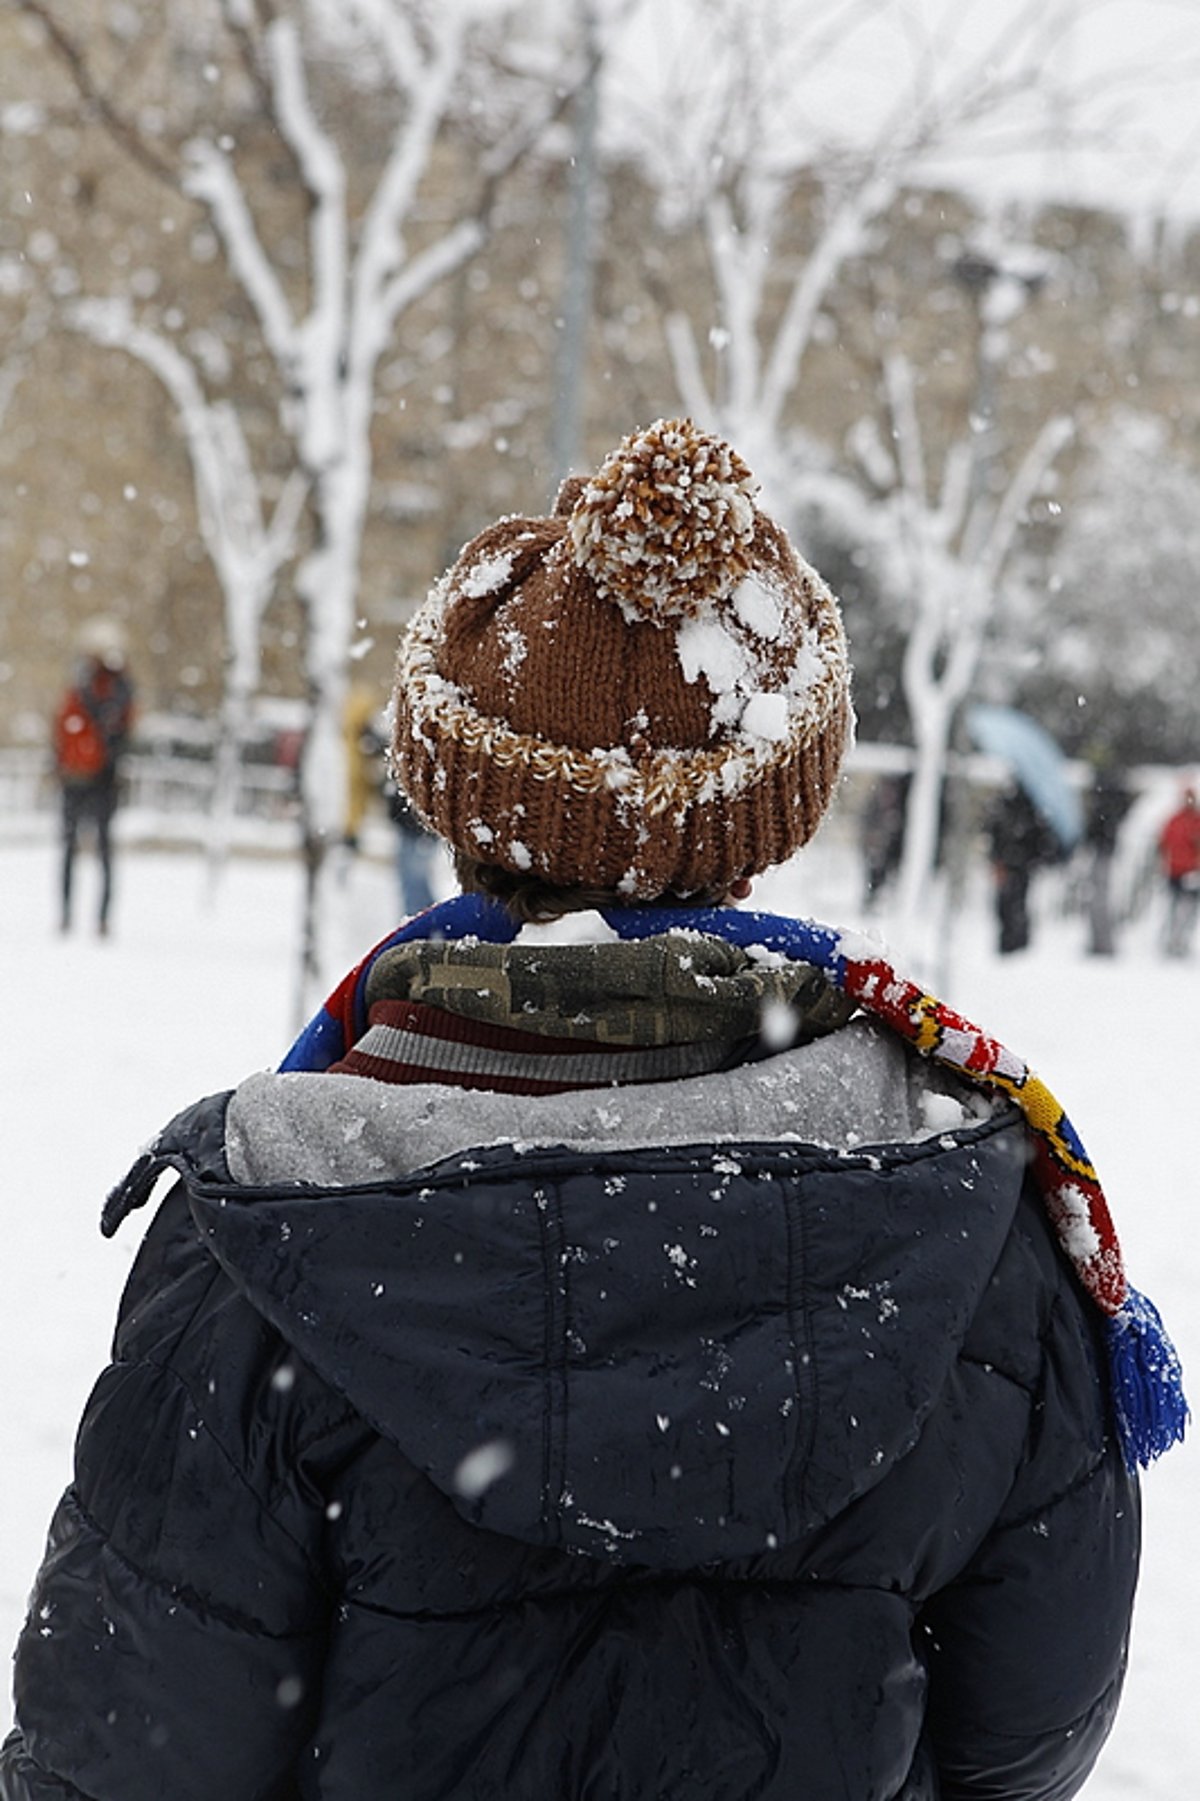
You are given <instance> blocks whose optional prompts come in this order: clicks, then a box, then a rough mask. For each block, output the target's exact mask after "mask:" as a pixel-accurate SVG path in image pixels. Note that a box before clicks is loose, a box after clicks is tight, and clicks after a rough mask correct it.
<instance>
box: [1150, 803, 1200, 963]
mask: <svg viewBox="0 0 1200 1801" xmlns="http://www.w3.org/2000/svg"><path fill="white" fill-rule="evenodd" d="M1158 855H1159V861H1160V863H1161V866H1162V872H1163V875H1164V877H1165V878H1166V884H1167V918H1166V927H1165V932H1164V937H1163V948H1164V950H1165V951H1166V954H1167V956H1168V957H1186V956H1187V955H1188V952H1189V951H1190V950H1191V948H1192V938H1193V936H1194V934H1195V930H1196V912H1197V908H1200V806H1197V803H1196V790H1195V789H1194V788H1185V789H1184V791H1183V797H1182V799H1181V801H1180V803H1179V805H1178V807H1176V809H1175V811H1174V812H1173V813H1172V814H1171V816H1170V818H1169V819H1168V820H1167V821H1166V823H1165V824H1164V826H1163V828H1162V830H1161V832H1160V833H1159V835H1158Z"/></svg>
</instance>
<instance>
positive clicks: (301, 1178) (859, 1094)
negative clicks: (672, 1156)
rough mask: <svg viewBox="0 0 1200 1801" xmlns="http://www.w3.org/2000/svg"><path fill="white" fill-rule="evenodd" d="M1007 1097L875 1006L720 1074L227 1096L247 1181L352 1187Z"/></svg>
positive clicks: (809, 1134) (852, 1127)
mask: <svg viewBox="0 0 1200 1801" xmlns="http://www.w3.org/2000/svg"><path fill="white" fill-rule="evenodd" d="M996 1105H997V1103H995V1102H993V1101H991V1100H990V1099H989V1098H988V1097H987V1096H986V1095H984V1094H981V1093H980V1092H979V1091H978V1090H976V1089H973V1088H971V1087H970V1086H969V1085H968V1084H966V1083H965V1082H962V1081H961V1080H960V1079H958V1078H956V1077H954V1076H953V1075H952V1074H950V1073H949V1072H948V1071H943V1070H941V1069H939V1068H937V1067H936V1066H935V1065H931V1064H928V1063H925V1062H924V1061H923V1060H921V1059H919V1058H917V1057H915V1056H914V1055H913V1053H912V1052H911V1051H909V1050H908V1049H907V1048H906V1047H905V1046H904V1045H903V1044H902V1043H901V1042H900V1041H899V1040H898V1039H896V1038H895V1037H894V1036H893V1035H892V1034H891V1033H889V1032H886V1031H885V1030H884V1029H883V1028H882V1027H880V1026H878V1025H876V1024H875V1023H874V1022H872V1021H869V1020H866V1019H855V1020H852V1021H851V1022H850V1024H849V1025H847V1026H845V1027H843V1028H842V1030H840V1031H838V1032H836V1033H833V1034H831V1035H830V1036H828V1037H824V1038H820V1039H817V1040H815V1041H814V1042H813V1043H811V1044H806V1045H802V1046H800V1047H799V1048H797V1049H796V1050H791V1051H785V1052H782V1053H781V1054H779V1055H777V1056H774V1057H770V1058H767V1059H765V1060H764V1061H761V1062H756V1063H747V1064H743V1065H741V1066H740V1067H738V1068H736V1069H732V1070H724V1071H721V1072H719V1073H717V1074H713V1075H702V1076H695V1077H691V1078H689V1079H687V1080H684V1081H675V1082H664V1083H647V1084H643V1085H638V1086H630V1087H606V1088H594V1089H586V1090H581V1091H576V1092H572V1093H567V1094H559V1095H512V1094H495V1093H489V1092H485V1091H479V1090H466V1089H457V1088H448V1087H445V1086H443V1085H438V1084H426V1083H420V1084H414V1085H412V1086H392V1085H390V1084H387V1083H383V1082H376V1081H372V1080H371V1079H369V1078H366V1077H362V1076H335V1075H327V1074H323V1075H317V1076H314V1075H311V1074H288V1075H277V1074H272V1073H267V1072H264V1073H262V1074H258V1075H254V1076H251V1077H249V1078H248V1079H247V1080H246V1081H245V1082H243V1083H242V1084H241V1085H240V1087H238V1088H237V1089H236V1090H235V1091H234V1093H233V1095H232V1097H231V1099H230V1102H229V1108H228V1113H227V1117H226V1154H227V1157H228V1162H229V1169H230V1173H231V1175H232V1177H233V1179H234V1181H235V1182H236V1183H238V1184H239V1185H246V1186H250V1187H269V1186H275V1185H278V1184H281V1183H289V1182H298V1183H305V1184H320V1185H321V1186H325V1187H339V1188H340V1187H354V1186H356V1185H361V1184H363V1183H372V1182H380V1181H386V1180H388V1179H389V1178H394V1177H397V1176H404V1175H408V1174H411V1173H412V1172H413V1171H414V1170H417V1169H422V1168H426V1167H428V1166H430V1165H433V1164H437V1163H440V1162H441V1161H442V1160H443V1159H445V1158H447V1157H452V1156H457V1155H461V1154H463V1153H464V1152H466V1151H469V1150H471V1149H475V1148H487V1147H490V1146H494V1145H502V1144H511V1145H515V1146H518V1147H521V1148H523V1149H524V1148H533V1147H542V1146H555V1145H562V1146H565V1147H567V1148H568V1149H571V1150H575V1151H578V1152H579V1153H581V1154H584V1155H587V1154H595V1153H601V1152H606V1151H620V1150H635V1149H642V1148H647V1147H652V1146H662V1147H666V1146H672V1145H689V1144H712V1143H721V1142H728V1141H734V1140H741V1141H743V1142H748V1141H760V1142H761V1141H765V1140H779V1141H781V1142H788V1143H800V1144H811V1145H815V1146H819V1147H821V1148H824V1149H832V1150H835V1151H839V1152H869V1151H870V1150H872V1149H875V1148H880V1149H881V1148H883V1147H886V1146H888V1145H903V1144H912V1143H918V1142H920V1141H921V1140H923V1139H926V1138H929V1137H933V1136H938V1135H941V1134H950V1133H954V1132H956V1131H959V1130H962V1129H963V1128H964V1127H968V1126H971V1125H974V1124H977V1123H978V1122H979V1121H981V1120H984V1119H987V1118H989V1117H990V1116H991V1115H992V1113H993V1112H994V1111H995V1109H996Z"/></svg>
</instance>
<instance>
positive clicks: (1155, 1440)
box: [1105, 1288, 1191, 1469]
mask: <svg viewBox="0 0 1200 1801" xmlns="http://www.w3.org/2000/svg"><path fill="white" fill-rule="evenodd" d="M1105 1336H1106V1338H1107V1340H1108V1358H1109V1368H1110V1370H1111V1373H1112V1392H1113V1408H1114V1411H1115V1413H1116V1419H1117V1436H1118V1438H1119V1439H1120V1443H1121V1451H1122V1454H1123V1456H1124V1458H1125V1464H1126V1467H1127V1468H1128V1469H1133V1468H1134V1466H1135V1464H1141V1466H1142V1468H1143V1469H1146V1468H1147V1467H1148V1466H1149V1465H1150V1464H1151V1463H1153V1461H1154V1459H1155V1458H1156V1457H1161V1456H1162V1454H1163V1452H1164V1451H1169V1450H1170V1449H1171V1446H1172V1445H1175V1444H1181V1443H1182V1442H1183V1435H1184V1432H1185V1430H1186V1428H1187V1425H1188V1421H1189V1419H1190V1417H1191V1416H1190V1413H1189V1411H1188V1404H1187V1401H1186V1399H1185V1397H1184V1392H1183V1367H1182V1365H1181V1363H1180V1361H1179V1354H1178V1352H1177V1351H1176V1349H1175V1346H1174V1345H1173V1344H1172V1343H1171V1340H1170V1338H1169V1336H1168V1334H1167V1330H1166V1327H1165V1326H1164V1325H1163V1323H1162V1320H1161V1319H1160V1318H1159V1314H1158V1309H1157V1308H1156V1307H1155V1305H1154V1303H1153V1301H1151V1300H1149V1299H1148V1298H1147V1297H1146V1296H1145V1295H1144V1294H1139V1293H1138V1291H1137V1289H1136V1288H1130V1289H1129V1290H1128V1292H1127V1294H1126V1297H1125V1301H1124V1303H1123V1304H1122V1306H1121V1310H1120V1312H1119V1313H1116V1314H1114V1315H1113V1316H1112V1317H1111V1318H1109V1319H1108V1320H1106V1322H1105Z"/></svg>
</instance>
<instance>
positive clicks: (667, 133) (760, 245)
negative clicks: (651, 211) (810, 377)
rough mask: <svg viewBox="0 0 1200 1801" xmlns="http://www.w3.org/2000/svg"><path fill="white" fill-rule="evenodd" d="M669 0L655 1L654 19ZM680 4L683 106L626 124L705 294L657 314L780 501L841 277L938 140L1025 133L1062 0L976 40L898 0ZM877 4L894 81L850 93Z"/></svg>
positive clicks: (696, 387)
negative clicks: (945, 30)
mask: <svg viewBox="0 0 1200 1801" xmlns="http://www.w3.org/2000/svg"><path fill="white" fill-rule="evenodd" d="M670 11H671V7H670V5H668V6H666V7H664V8H663V9H662V11H661V14H660V15H658V16H659V18H660V23H661V29H662V32H663V35H664V36H665V35H666V33H667V31H668V30H669V29H670V27H669V18H668V15H669V14H670ZM687 11H688V15H689V18H688V29H687V32H686V33H685V34H682V36H681V41H680V43H679V44H678V45H677V46H676V48H675V52H674V54H675V57H676V58H677V61H675V62H673V63H670V64H669V66H668V73H667V75H666V76H665V77H664V82H663V86H664V89H665V90H666V92H667V93H668V95H669V94H671V92H672V91H673V90H674V89H677V90H678V93H679V95H683V94H686V95H687V97H688V103H687V105H686V107H684V106H681V105H678V104H677V105H674V106H668V107H666V108H662V107H660V108H658V109H656V110H653V111H649V110H648V111H647V113H646V114H645V115H644V116H642V117H641V118H635V120H634V123H633V126H632V127H631V126H629V125H628V124H626V126H625V129H624V134H623V135H624V139H625V140H626V141H628V140H629V139H630V137H631V135H632V137H633V141H634V142H635V143H636V144H637V145H638V146H639V147H640V150H641V155H642V161H643V164H644V166H645V167H646V168H647V169H648V170H650V171H651V174H652V177H653V178H654V179H656V180H657V181H658V182H659V183H660V184H661V187H662V191H663V194H664V198H665V204H666V205H667V213H668V220H669V221H673V222H674V223H676V224H679V223H682V222H684V221H686V222H689V223H694V224H695V225H696V226H698V227H699V230H700V232H701V235H702V240H703V246H704V252H705V260H706V262H707V267H708V271H709V275H710V280H711V286H710V294H709V304H710V307H711V310H710V311H707V312H705V311H703V310H699V305H700V304H702V297H701V296H698V295H689V296H688V298H687V300H686V302H684V301H683V300H682V299H679V298H677V299H676V302H675V304H674V305H672V306H670V310H669V311H668V314H667V317H666V320H665V329H666V334H667V339H668V343H669V347H670V353H671V358H672V364H673V368H674V372H675V378H676V382H677V386H678V390H679V396H680V400H681V402H682V404H683V406H684V407H685V408H686V409H687V410H688V411H689V412H690V413H692V414H693V415H694V416H695V417H697V418H698V419H702V420H704V421H705V422H706V423H708V424H710V425H712V426H715V428H716V429H718V430H720V431H722V432H723V433H725V435H727V436H728V437H729V438H731V439H732V440H733V442H735V443H736V444H737V445H738V446H739V448H740V449H741V450H742V451H743V454H744V455H745V456H746V458H747V461H748V462H749V463H750V465H751V467H752V468H753V469H754V471H755V473H756V475H757V476H758V478H759V480H760V481H761V482H762V484H763V487H764V490H765V491H766V494H767V497H768V501H769V502H770V503H771V504H773V505H775V506H776V507H777V508H779V509H780V510H781V511H783V513H784V514H785V516H786V515H787V514H788V513H789V512H790V511H791V510H792V509H794V508H796V507H797V506H798V505H801V504H802V503H803V501H804V498H805V483H806V477H807V475H808V474H809V473H810V471H811V469H812V449H811V439H810V438H809V437H808V436H806V434H805V433H804V432H803V430H802V429H801V421H802V418H803V406H802V399H803V393H802V378H803V372H804V365H805V359H806V357H807V356H808V354H809V352H810V350H811V349H812V347H813V344H814V342H815V341H817V340H818V339H819V337H820V335H821V334H822V333H826V334H827V332H828V329H829V328H830V324H831V321H830V318H829V315H828V313H827V311H826V309H827V307H828V305H829V302H830V298H831V292H832V290H833V288H834V285H835V283H836V282H837V281H838V279H839V277H840V276H841V275H842V274H843V273H844V270H845V268H846V265H847V264H848V263H849V262H850V261H852V260H854V259H861V258H869V257H870V256H871V255H872V254H873V252H874V251H875V249H876V248H877V240H878V234H879V229H880V225H881V222H882V221H883V220H884V219H885V217H886V215H887V214H888V211H889V209H890V208H891V207H892V206H893V204H894V203H895V202H896V200H897V197H898V196H899V194H900V193H901V190H902V189H903V188H904V186H905V185H906V184H910V183H914V182H917V181H919V180H920V179H921V178H922V176H923V174H924V173H925V172H926V170H927V168H928V166H929V164H930V160H931V159H932V158H933V157H934V156H935V155H944V154H945V153H946V152H947V151H948V150H950V149H952V148H955V147H958V148H963V149H965V148H967V147H968V146H969V145H971V144H972V143H974V142H976V141H977V140H978V138H979V136H980V134H981V133H982V132H984V130H985V129H986V130H991V131H994V130H996V129H997V128H998V127H1000V126H1002V125H1003V124H1004V123H1006V122H1007V123H1010V124H1012V123H1015V122H1016V120H1017V119H1018V118H1020V119H1022V121H1023V124H1024V129H1025V131H1026V133H1027V134H1032V133H1036V130H1037V118H1036V115H1037V102H1038V101H1039V99H1040V100H1042V101H1043V102H1045V103H1046V104H1047V105H1048V103H1049V98H1050V96H1051V94H1052V87H1051V77H1050V74H1049V72H1048V71H1049V70H1050V69H1051V68H1052V66H1053V58H1052V51H1053V48H1054V46H1055V45H1056V43H1057V42H1058V41H1059V40H1060V38H1061V34H1062V32H1063V30H1064V28H1065V24H1066V21H1067V17H1068V13H1069V9H1068V8H1064V7H1063V6H1061V5H1059V4H1056V3H1054V0H1048V3H1047V4H1042V5H1037V6H1022V7H1018V8H1016V9H1015V11H1014V9H1011V8H1005V9H1003V17H997V18H996V20H995V22H994V25H993V27H992V28H991V29H989V30H988V31H986V32H985V34H984V36H983V38H982V40H981V41H979V42H978V43H977V45H976V48H975V49H974V51H973V52H972V53H971V54H969V55H962V54H958V55H951V54H949V53H948V52H949V49H950V48H951V47H950V46H942V45H940V44H939V43H938V42H937V41H930V40H921V41H917V40H916V39H915V37H914V36H913V35H912V34H910V33H909V31H908V26H909V25H911V19H910V18H908V9H905V8H893V7H890V6H888V5H884V6H882V7H881V6H880V5H879V4H878V3H877V0H871V3H870V4H868V3H866V0H844V3H843V4H841V5H834V6H831V7H823V8H819V9H814V8H807V7H798V6H796V5H795V4H794V3H793V0H745V3H744V4H742V5H739V6H737V7H732V6H729V5H727V4H725V3H724V0H695V3H694V4H692V5H690V6H689V7H688V8H687ZM886 15H890V21H891V23H892V24H894V25H896V26H897V28H898V37H897V47H898V51H899V54H898V57H897V59H896V61H895V63H894V65H893V66H892V67H891V68H890V69H889V70H888V71H887V89H886V91H885V92H884V93H883V94H882V95H880V94H864V93H858V94H857V95H856V92H855V84H854V82H853V80H851V79H849V78H848V76H849V73H850V72H852V71H853V70H854V68H855V59H856V57H858V56H859V54H860V53H861V52H862V51H863V50H864V48H866V47H867V40H868V39H869V38H870V36H871V35H872V34H877V33H878V31H879V29H880V27H881V25H885V24H886V23H887V22H888V19H887V17H886ZM944 51H945V52H947V53H945V54H943V52H944ZM830 93H832V94H833V95H835V96H838V95H840V96H842V101H841V103H840V104H841V107H842V110H841V111H839V102H838V101H837V100H836V99H835V100H834V102H833V104H832V105H831V104H830V99H829V94H830ZM856 99H857V107H856V105H855V102H856ZM1031 114H1032V117H1031ZM622 116H623V118H625V119H627V118H628V106H627V104H626V105H625V110H624V113H623V115H622ZM864 119H866V120H869V121H870V123H869V124H865V125H864V122H863V121H864ZM1043 127H1044V120H1043ZM656 172H657V173H656Z"/></svg>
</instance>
